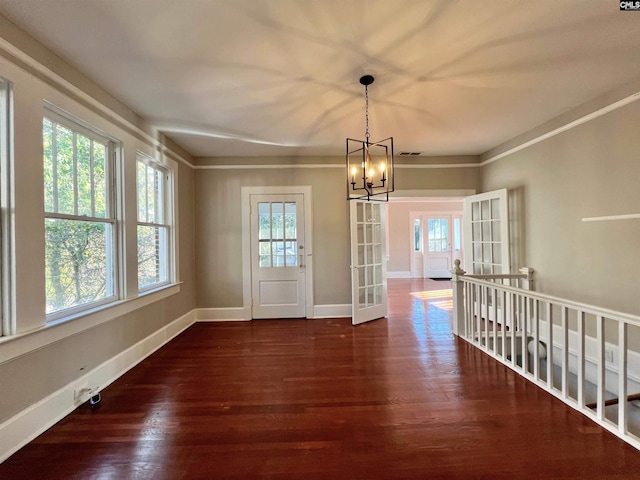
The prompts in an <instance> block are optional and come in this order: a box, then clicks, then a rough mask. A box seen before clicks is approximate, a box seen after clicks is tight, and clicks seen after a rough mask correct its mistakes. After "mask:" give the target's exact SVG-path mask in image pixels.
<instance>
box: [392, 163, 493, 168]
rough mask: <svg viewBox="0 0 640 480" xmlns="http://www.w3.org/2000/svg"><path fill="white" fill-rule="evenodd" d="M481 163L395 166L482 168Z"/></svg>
mask: <svg viewBox="0 0 640 480" xmlns="http://www.w3.org/2000/svg"><path fill="white" fill-rule="evenodd" d="M481 166H482V164H481V163H418V164H404V163H401V164H395V165H394V166H393V168H411V169H414V168H417V169H420V168H480V167H481Z"/></svg>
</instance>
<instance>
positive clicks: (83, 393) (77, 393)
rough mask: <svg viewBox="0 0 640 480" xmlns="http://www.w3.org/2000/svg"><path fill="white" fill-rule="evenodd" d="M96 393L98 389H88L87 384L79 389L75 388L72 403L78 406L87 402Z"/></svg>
mask: <svg viewBox="0 0 640 480" xmlns="http://www.w3.org/2000/svg"><path fill="white" fill-rule="evenodd" d="M97 392H98V387H90V386H89V384H85V385H83V386H82V387H80V388H77V389H76V390H74V392H73V400H74V403H76V404H80V403H84V402H86V401H87V400H89V399H90V398H91V397H92V396H94V395H95V394H96V393H97Z"/></svg>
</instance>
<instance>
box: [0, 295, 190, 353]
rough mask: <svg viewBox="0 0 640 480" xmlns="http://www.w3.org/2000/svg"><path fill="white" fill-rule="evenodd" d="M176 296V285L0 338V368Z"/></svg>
mask: <svg viewBox="0 0 640 480" xmlns="http://www.w3.org/2000/svg"><path fill="white" fill-rule="evenodd" d="M179 292H180V285H179V284H175V285H169V286H167V287H165V288H161V289H158V290H156V291H153V292H149V293H145V294H143V295H140V296H138V297H135V298H131V299H127V300H122V301H119V302H115V303H110V304H109V305H106V306H103V307H101V308H96V309H95V310H94V312H93V313H87V312H86V311H84V312H82V313H81V314H79V315H78V316H77V318H73V319H69V318H68V317H67V318H65V319H64V320H59V321H58V322H55V321H53V322H49V323H47V324H45V325H43V326H42V327H39V328H37V329H35V330H31V331H28V332H24V333H18V334H16V335H12V336H8V337H2V338H0V365H1V364H3V363H5V362H8V361H9V360H12V359H13V358H16V357H19V356H21V355H24V354H26V353H29V352H32V351H34V350H37V349H39V348H42V347H45V346H47V345H50V344H52V343H55V342H57V341H60V340H62V339H64V338H67V337H70V336H71V335H75V334H77V333H80V332H83V331H85V330H88V329H90V328H93V327H95V326H97V325H100V324H101V323H105V322H108V321H110V320H113V319H114V318H116V317H120V316H122V315H125V314H127V313H129V312H133V311H134V310H138V309H139V308H142V307H144V306H146V305H149V304H151V303H154V302H157V301H160V300H162V299H164V298H167V297H169V296H171V295H175V294H176V293H179Z"/></svg>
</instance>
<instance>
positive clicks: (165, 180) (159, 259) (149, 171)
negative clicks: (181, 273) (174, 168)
mask: <svg viewBox="0 0 640 480" xmlns="http://www.w3.org/2000/svg"><path fill="white" fill-rule="evenodd" d="M136 163H137V186H138V289H139V290H148V289H150V288H153V287H157V286H159V285H162V284H164V283H167V282H168V281H169V279H170V268H169V266H170V258H169V241H170V239H169V232H170V226H171V225H170V219H171V215H170V210H169V208H167V206H168V205H169V204H170V202H169V201H168V193H169V188H168V187H169V170H168V169H166V168H165V167H163V166H161V165H159V164H157V163H155V162H154V161H153V160H152V159H151V158H149V157H147V156H145V155H143V154H141V153H138V159H137V162H136Z"/></svg>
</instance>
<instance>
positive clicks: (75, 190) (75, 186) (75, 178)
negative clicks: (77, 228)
mask: <svg viewBox="0 0 640 480" xmlns="http://www.w3.org/2000/svg"><path fill="white" fill-rule="evenodd" d="M72 151H73V161H72V162H71V165H72V168H73V172H72V176H73V213H74V215H78V135H77V134H76V132H73V149H72Z"/></svg>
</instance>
